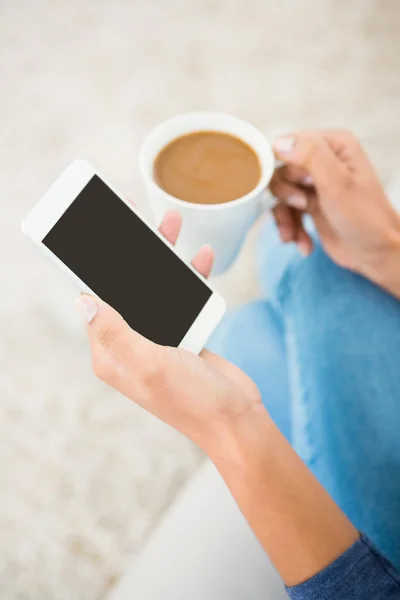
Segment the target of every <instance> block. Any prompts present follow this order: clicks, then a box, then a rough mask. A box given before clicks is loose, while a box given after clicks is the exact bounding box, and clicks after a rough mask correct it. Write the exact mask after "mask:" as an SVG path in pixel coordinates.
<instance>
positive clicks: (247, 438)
mask: <svg viewBox="0 0 400 600" xmlns="http://www.w3.org/2000/svg"><path fill="white" fill-rule="evenodd" d="M272 429H276V425H275V423H274V422H273V421H272V419H271V417H270V416H269V414H268V412H267V411H266V409H265V408H264V406H263V404H262V403H261V401H260V402H257V403H253V404H249V406H248V407H247V408H246V410H245V411H243V412H242V413H240V415H235V416H233V417H230V418H225V419H224V420H223V421H222V422H221V423H220V424H219V426H218V427H217V429H216V431H215V433H214V435H213V436H212V437H211V438H210V439H209V443H208V444H207V447H206V448H203V449H204V450H205V452H206V453H207V455H208V457H209V458H210V459H211V460H212V462H213V463H214V464H215V465H216V466H217V468H218V469H219V470H221V469H222V470H223V469H224V468H225V467H229V468H231V467H233V468H235V469H236V468H237V469H242V468H243V469H245V468H246V464H248V463H249V462H251V461H253V460H254V457H258V458H259V457H260V454H261V453H260V449H261V448H262V449H263V452H262V454H264V455H265V452H264V450H265V449H266V446H267V447H268V446H269V440H270V435H269V433H270V431H271V430H272ZM271 458H272V455H271Z"/></svg>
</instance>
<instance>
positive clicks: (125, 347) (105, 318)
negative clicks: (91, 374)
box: [77, 294, 157, 379]
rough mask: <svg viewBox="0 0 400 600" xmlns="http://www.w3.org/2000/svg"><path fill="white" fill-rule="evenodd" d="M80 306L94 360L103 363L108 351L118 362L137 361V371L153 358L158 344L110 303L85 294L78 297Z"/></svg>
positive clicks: (117, 363)
mask: <svg viewBox="0 0 400 600" xmlns="http://www.w3.org/2000/svg"><path fill="white" fill-rule="evenodd" d="M77 308H78V310H79V312H80V313H81V314H82V316H83V317H84V319H85V321H86V322H87V324H88V327H87V333H88V336H89V342H90V347H91V351H92V356H93V360H94V361H97V360H98V359H99V362H100V363H101V364H103V362H104V360H103V359H104V357H105V355H108V356H109V357H110V358H112V359H113V360H112V363H114V364H115V365H120V366H122V365H129V364H130V365H135V367H136V370H137V371H138V372H140V371H141V366H142V365H146V364H149V363H151V362H152V361H151V359H152V355H153V354H154V349H155V348H156V347H157V346H156V345H155V344H153V343H152V342H150V341H149V340H147V339H146V338H144V337H143V336H141V335H140V334H138V333H136V332H135V331H133V330H132V329H131V328H130V327H129V325H128V324H127V323H126V321H124V319H123V318H122V317H121V315H120V314H118V313H117V311H116V310H114V309H113V308H112V307H111V306H109V305H108V304H106V303H105V302H102V301H101V300H100V299H98V298H94V297H93V296H89V295H86V294H84V295H81V297H80V298H79V300H78V302H77ZM96 370H97V369H96ZM99 376H100V375H99ZM101 378H102V379H103V377H101Z"/></svg>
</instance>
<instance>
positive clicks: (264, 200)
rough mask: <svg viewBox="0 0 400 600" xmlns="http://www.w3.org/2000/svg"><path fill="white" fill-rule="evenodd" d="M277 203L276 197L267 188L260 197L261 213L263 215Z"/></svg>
mask: <svg viewBox="0 0 400 600" xmlns="http://www.w3.org/2000/svg"><path fill="white" fill-rule="evenodd" d="M276 204H277V200H276V198H274V196H273V195H272V194H271V192H270V191H269V190H267V189H265V190H264V191H263V192H262V194H261V197H260V202H259V214H260V215H262V214H263V213H265V212H267V211H269V210H272V209H273V208H274V207H275V206H276Z"/></svg>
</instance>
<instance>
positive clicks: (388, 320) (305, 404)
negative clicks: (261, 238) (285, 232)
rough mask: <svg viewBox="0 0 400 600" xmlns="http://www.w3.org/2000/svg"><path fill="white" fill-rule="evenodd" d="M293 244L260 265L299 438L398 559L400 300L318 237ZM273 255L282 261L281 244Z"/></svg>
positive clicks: (354, 515)
mask: <svg viewBox="0 0 400 600" xmlns="http://www.w3.org/2000/svg"><path fill="white" fill-rule="evenodd" d="M265 235H266V236H267V239H268V240H269V241H270V240H271V239H273V235H271V230H270V229H266V230H265ZM272 246H273V244H272ZM286 251H287V252H291V255H290V260H286V262H285V264H284V265H282V264H281V268H280V271H279V273H278V276H275V277H274V276H273V275H274V273H272V277H271V270H270V269H267V266H269V265H266V264H265V262H262V264H261V271H262V282H263V287H264V289H265V290H268V293H269V294H270V296H271V297H272V301H273V302H274V305H275V306H276V307H277V310H278V311H280V312H281V315H282V317H283V320H284V325H285V338H286V351H287V358H288V369H289V378H290V382H291V398H292V410H291V418H292V432H291V439H292V443H293V445H294V447H295V448H296V450H297V451H298V452H299V454H300V455H301V456H302V457H303V458H304V460H305V461H306V462H307V463H308V464H309V466H310V467H311V468H312V470H313V471H314V473H315V474H316V475H317V477H318V478H319V479H320V481H321V482H322V483H323V484H324V485H325V487H326V488H327V490H328V491H329V492H330V493H331V494H332V496H333V497H334V498H335V500H336V501H337V502H338V504H339V505H340V506H341V507H342V508H343V510H344V511H345V512H346V513H347V514H348V516H349V517H350V518H351V520H352V521H353V522H354V523H355V525H356V526H357V527H358V528H359V529H361V530H363V531H364V532H365V533H367V534H368V535H369V536H370V537H371V538H372V539H373V540H374V541H375V543H376V544H377V545H378V547H379V548H380V549H381V550H382V551H383V552H384V553H386V554H387V555H388V556H389V558H391V560H392V561H393V562H394V563H395V564H396V565H397V566H398V567H399V566H400V435H399V431H400V410H399V408H400V397H399V389H400V369H399V367H398V352H399V348H400V303H399V302H398V301H397V300H395V299H394V298H392V297H391V296H389V295H388V294H386V293H385V292H384V291H382V290H380V289H379V288H377V287H375V286H374V285H372V284H370V283H369V282H368V281H366V280H364V279H363V278H361V277H358V276H357V275H354V274H352V273H349V272H348V271H345V270H343V269H340V268H339V267H337V266H336V265H334V264H333V263H332V261H330V259H329V258H328V257H327V256H326V255H325V254H324V252H323V251H322V249H321V247H320V246H318V245H317V246H316V249H315V251H314V253H313V254H312V255H311V256H310V257H309V258H307V259H303V258H302V257H300V256H299V255H298V254H297V253H296V252H295V251H293V249H292V250H290V249H289V250H286ZM264 260H266V261H267V262H269V263H270V264H272V265H277V264H279V253H277V252H275V251H274V250H273V248H272V250H271V251H270V252H269V254H267V255H264Z"/></svg>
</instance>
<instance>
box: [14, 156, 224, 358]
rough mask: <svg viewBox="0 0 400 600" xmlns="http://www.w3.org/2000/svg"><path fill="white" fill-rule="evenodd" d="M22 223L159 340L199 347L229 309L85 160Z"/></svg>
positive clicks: (87, 285) (84, 282) (75, 274)
mask: <svg viewBox="0 0 400 600" xmlns="http://www.w3.org/2000/svg"><path fill="white" fill-rule="evenodd" d="M22 230H23V232H24V233H25V234H26V235H27V236H28V237H29V238H30V239H31V240H32V241H33V242H34V243H35V244H36V245H37V246H39V248H40V249H41V250H43V252H44V253H45V254H47V256H49V257H50V258H52V259H53V261H54V262H55V263H56V264H58V265H59V266H60V267H61V268H62V269H63V271H65V272H66V273H68V275H70V277H71V278H72V279H73V280H74V281H75V282H76V283H77V284H78V286H79V288H80V289H81V290H82V291H84V292H88V293H90V294H94V295H95V296H97V297H99V298H101V299H102V300H104V301H105V302H107V303H108V304H110V305H111V306H112V307H113V308H115V309H116V310H117V311H118V312H119V313H120V314H121V315H122V316H123V318H124V319H125V320H126V321H127V323H128V324H129V325H130V327H132V329H134V330H135V331H137V332H139V333H140V334H142V335H143V336H145V337H146V338H148V339H150V340H152V341H153V342H156V343H157V344H162V345H166V346H175V347H178V346H179V347H182V348H186V349H187V350H190V351H192V352H195V353H198V352H200V350H201V349H202V348H203V347H204V345H205V343H206V341H207V339H208V337H209V336H210V335H211V333H212V332H213V330H214V329H215V327H216V326H217V324H218V323H219V321H220V320H221V318H222V316H223V314H224V312H225V310H226V307H225V302H224V300H223V298H222V297H221V296H220V295H219V294H218V293H217V292H215V291H214V290H213V289H212V287H211V286H210V284H209V283H208V282H207V281H206V279H205V278H204V277H202V276H201V275H199V273H197V272H196V271H195V270H194V269H193V268H192V266H191V265H188V264H186V263H185V262H184V261H183V260H182V259H181V258H179V256H178V255H177V254H176V252H175V250H174V248H173V246H172V245H171V244H170V243H169V242H167V241H166V240H165V239H164V238H163V237H162V236H161V234H160V233H159V232H158V231H155V230H154V229H153V228H152V227H151V226H150V225H149V224H148V223H147V222H146V221H145V219H143V218H142V217H141V216H139V215H138V213H137V212H136V210H135V209H134V208H133V207H132V206H131V205H130V204H128V203H127V202H126V201H125V200H124V199H123V198H122V197H121V196H119V195H118V194H117V192H116V191H115V190H114V189H113V187H112V186H110V185H109V184H108V183H106V182H105V181H104V179H103V178H102V177H100V175H99V174H98V173H97V172H96V171H95V169H94V168H93V167H92V166H91V165H90V164H89V163H88V162H86V161H84V160H76V161H74V162H73V163H72V164H71V165H70V166H69V167H68V168H67V169H66V170H65V171H64V172H63V173H62V175H61V176H60V177H59V178H58V179H57V181H56V182H55V183H54V184H53V185H52V186H51V188H50V189H49V190H48V192H47V193H46V194H45V195H44V196H43V198H42V199H41V200H40V201H39V202H38V204H37V205H36V206H35V207H34V208H33V210H32V211H31V212H30V213H29V214H28V216H27V217H26V218H25V220H24V221H23V223H22Z"/></svg>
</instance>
